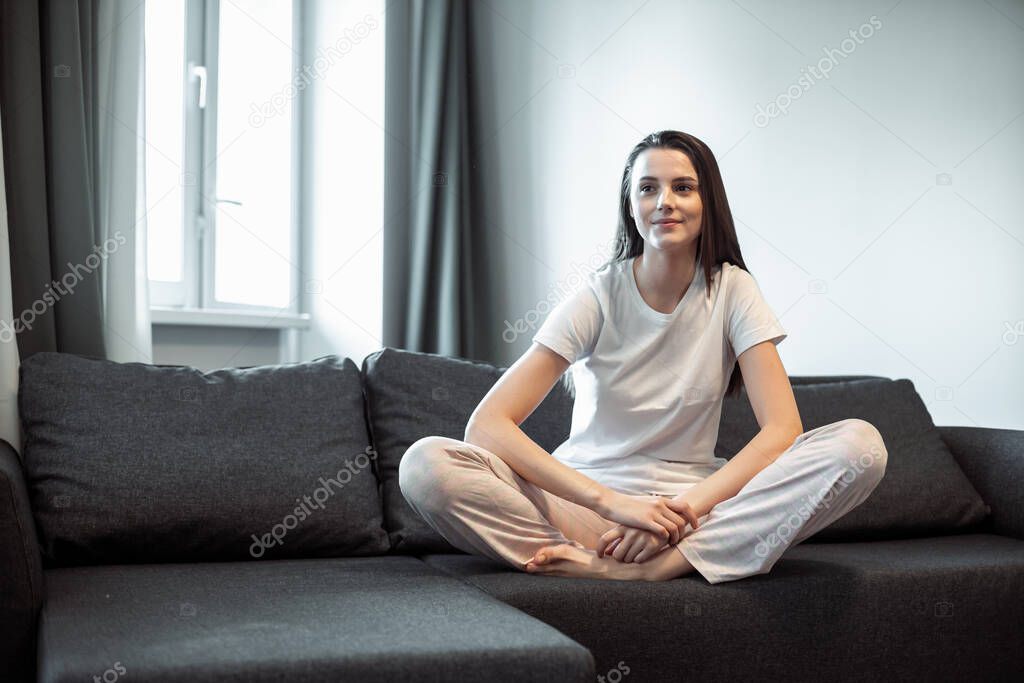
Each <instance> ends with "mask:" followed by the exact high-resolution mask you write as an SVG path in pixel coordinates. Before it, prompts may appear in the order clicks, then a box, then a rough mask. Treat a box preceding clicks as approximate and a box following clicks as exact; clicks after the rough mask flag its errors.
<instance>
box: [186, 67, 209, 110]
mask: <svg viewBox="0 0 1024 683" xmlns="http://www.w3.org/2000/svg"><path fill="white" fill-rule="evenodd" d="M189 76H190V77H191V78H192V79H193V80H196V79H198V80H199V108H200V109H206V67H205V66H202V65H201V64H191V65H190V68H189Z"/></svg>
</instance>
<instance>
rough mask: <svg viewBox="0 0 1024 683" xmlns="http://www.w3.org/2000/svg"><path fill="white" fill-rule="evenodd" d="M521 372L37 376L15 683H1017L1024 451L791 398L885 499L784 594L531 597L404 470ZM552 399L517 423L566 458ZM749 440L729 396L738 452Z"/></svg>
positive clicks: (12, 520) (391, 363)
mask: <svg viewBox="0 0 1024 683" xmlns="http://www.w3.org/2000/svg"><path fill="white" fill-rule="evenodd" d="M502 372H504V368H498V367H494V366H491V365H488V364H485V363H477V362H472V361H468V360H461V359H453V358H446V357H442V356H437V355H432V354H423V353H414V352H408V351H401V350H396V349H390V348H385V349H383V350H381V351H379V352H376V353H374V354H371V355H370V356H368V357H367V358H366V359H364V360H363V362H362V366H361V367H357V366H356V365H355V364H354V363H353V362H352V361H351V360H349V359H343V358H338V357H334V356H328V357H325V358H321V359H317V360H316V361H312V362H308V363H299V364H294V365H282V366H267V367H258V368H233V369H224V370H218V371H215V372H209V373H202V372H199V371H197V370H194V369H191V368H183V367H172V366H152V365H142V364H117V363H111V362H108V361H103V360H98V359H91V358H85V357H81V356H75V355H71V354H57V353H40V354H36V355H34V356H32V357H31V358H28V359H26V361H25V362H23V363H22V366H21V377H20V380H21V384H20V389H19V409H20V413H21V417H22V421H23V428H24V437H25V442H24V447H23V449H22V451H23V452H22V454H21V456H19V455H18V454H16V453H15V452H14V451H13V449H11V448H10V447H9V446H8V445H7V444H6V443H3V442H0V571H2V574H3V583H2V591H3V592H2V594H0V670H2V671H4V672H5V673H6V674H7V676H6V677H5V678H4V680H41V681H72V680H103V681H115V680H118V679H119V678H120V677H122V676H123V677H126V678H127V680H129V681H144V680H150V681H178V680H181V681H184V680H188V681H206V680H209V681H213V680H238V681H271V680H273V681H282V680H296V681H298V680H302V681H321V680H322V681H336V680H357V681H392V680H403V681H406V680H407V681H461V680H482V679H486V680H493V681H513V680H515V681H593V680H599V681H609V682H611V683H617V682H618V681H620V680H623V679H628V680H630V681H663V680H673V681H674V680H681V679H683V678H695V679H697V680H700V679H703V678H714V679H715V680H751V679H761V678H775V677H778V678H782V677H785V678H786V679H787V680H796V681H800V680H807V681H811V680H823V679H824V680H829V679H831V680H833V681H837V680H838V681H843V680H859V679H863V678H866V677H879V678H881V679H884V680H963V679H967V678H970V679H972V680H1011V679H1013V680H1019V679H1020V676H1021V674H1022V673H1024V649H1022V648H1021V647H1020V646H1021V636H1022V634H1024V432H1020V431H1010V430H999V429H985V428H974V427H936V426H935V425H934V424H932V421H931V419H930V417H929V416H928V412H927V410H926V409H925V406H924V404H923V403H922V402H921V399H920V397H919V396H918V395H917V393H916V391H915V390H914V387H913V385H912V383H911V382H910V381H908V380H902V379H901V380H890V379H887V378H882V377H870V376H833V377H792V378H791V381H792V383H793V386H794V392H795V394H796V397H797V402H798V404H799V407H800V412H801V417H802V418H803V424H804V428H805V429H806V430H810V429H812V428H814V427H816V426H819V425H820V424H826V423H828V422H832V421H836V420H839V419H844V418H848V417H860V418H862V419H865V420H868V421H869V422H871V423H872V424H874V425H875V426H876V427H877V428H878V429H879V431H880V432H881V433H882V436H883V438H884V439H885V441H886V445H887V449H888V452H889V458H888V464H887V469H886V474H885V477H884V478H883V480H882V482H881V483H880V484H879V486H878V488H876V489H875V492H874V493H873V494H872V496H871V498H869V499H868V501H866V502H865V503H864V504H862V505H861V506H859V507H858V508H856V509H854V510H853V511H851V512H850V513H849V514H848V515H846V516H844V517H843V518H841V519H840V520H838V521H837V522H836V523H834V524H833V525H831V526H829V527H828V528H826V529H824V530H822V531H821V532H819V533H818V534H816V535H815V536H813V537H811V538H810V539H808V540H807V541H805V542H804V543H801V544H799V545H797V546H794V547H792V548H790V549H789V550H788V551H787V553H786V554H785V556H784V557H783V558H782V559H781V560H780V561H779V562H778V563H777V564H776V565H775V566H774V567H773V568H772V570H771V571H770V572H769V573H768V574H765V575H758V576H753V577H748V578H746V579H743V580H741V581H734V582H727V583H722V584H717V585H710V584H708V582H707V581H706V580H705V579H704V578H703V577H701V576H700V575H698V574H691V575H688V576H685V577H681V578H679V579H676V580H673V581H667V582H661V583H647V582H617V581H604V580H582V579H565V578H556V577H544V576H531V575H528V574H525V573H522V572H519V571H516V570H514V569H512V568H510V567H506V566H504V565H501V564H499V563H496V562H494V561H491V560H489V559H486V558H481V557H476V556H472V555H468V554H465V553H462V552H460V551H458V550H456V549H455V548H452V547H451V546H450V545H448V544H447V542H446V541H445V540H444V539H442V538H441V537H439V536H438V535H437V534H435V533H434V532H433V531H432V530H431V529H430V528H429V527H428V526H427V525H426V524H425V523H424V522H423V520H422V519H420V518H419V517H418V515H416V513H415V512H414V511H413V510H412V509H411V508H410V507H409V506H408V504H407V503H406V502H405V500H404V499H403V498H402V495H401V492H400V490H399V488H398V480H397V470H398V464H399V462H400V460H401V457H402V454H403V453H404V452H405V449H406V448H407V447H408V446H409V445H410V444H411V443H412V442H413V441H415V440H417V439H419V438H420V437H422V436H427V435H434V434H437V435H443V436H451V437H455V438H462V436H463V433H462V432H463V429H464V427H465V423H466V420H467V418H468V416H469V414H470V413H471V412H472V410H473V408H474V407H475V406H476V405H477V403H478V402H479V400H480V399H481V398H482V397H483V395H484V394H485V393H486V392H487V390H488V389H489V388H490V387H491V386H492V385H493V383H494V381H495V380H496V379H497V378H498V377H499V376H500V375H501V373H502ZM571 411H572V397H571V396H570V395H568V394H567V393H566V392H565V390H564V388H563V386H562V385H561V384H560V383H559V384H557V385H556V386H555V388H554V389H553V390H552V392H551V393H550V395H549V396H548V397H547V398H546V399H545V401H544V402H543V403H542V404H541V406H539V407H538V409H537V410H536V411H535V412H534V413H533V414H532V415H531V416H530V417H529V418H528V419H527V420H526V422H524V423H523V425H522V426H523V429H524V430H525V431H526V433H527V434H529V435H530V436H531V438H533V439H534V440H535V441H536V442H537V443H538V444H540V445H541V446H542V447H544V448H545V449H546V450H548V451H549V452H550V451H551V450H553V449H554V447H555V446H557V445H558V443H559V442H560V441H561V440H562V439H564V438H565V437H566V436H567V435H568V430H569V424H570V418H571ZM756 429H757V425H756V422H755V421H754V418H753V415H752V412H751V410H750V407H749V405H748V403H747V400H746V397H745V396H740V397H737V398H729V399H726V400H725V403H724V406H723V411H722V420H721V425H720V430H719V434H720V436H719V444H718V450H719V453H718V454H719V455H721V456H722V457H730V456H731V455H732V454H734V453H735V452H736V451H738V450H739V449H740V448H741V447H742V446H743V445H744V444H745V442H746V440H749V439H750V438H751V437H752V436H753V434H754V432H755V431H756Z"/></svg>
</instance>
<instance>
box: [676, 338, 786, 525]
mask: <svg viewBox="0 0 1024 683" xmlns="http://www.w3.org/2000/svg"><path fill="white" fill-rule="evenodd" d="M737 362H738V363H739V365H740V371H741V372H742V373H743V383H744V385H745V386H746V389H747V396H748V397H749V399H750V406H751V407H752V408H753V409H754V415H755V417H757V423H758V424H759V425H760V426H761V431H759V432H758V433H757V435H756V436H755V437H754V438H753V439H751V440H750V443H748V444H747V445H746V446H744V447H743V449H742V450H741V451H740V452H739V453H737V454H736V455H734V456H733V457H732V459H731V460H729V462H727V463H726V464H725V465H723V466H722V468H721V469H720V470H718V471H717V472H715V473H714V474H712V475H711V476H709V477H707V478H706V479H704V480H703V481H701V482H700V483H698V484H696V485H694V486H693V487H692V488H690V489H689V490H687V491H685V492H684V493H682V494H681V495H679V496H676V499H678V500H685V501H687V502H688V503H689V504H690V505H691V506H692V507H693V508H694V510H695V511H696V513H697V515H698V516H699V517H703V516H704V515H706V514H707V513H708V512H710V511H711V509H712V508H713V507H715V506H716V505H718V504H719V503H720V502H722V501H723V500H728V499H729V498H732V497H733V496H735V495H736V494H737V493H739V492H740V490H741V489H742V488H743V487H744V486H746V485H747V482H749V481H750V480H751V479H753V478H754V477H755V476H756V475H757V473H758V472H760V471H761V470H763V469H764V468H765V467H767V466H768V465H770V464H772V463H773V462H775V460H776V459H777V458H778V457H779V456H780V455H782V453H783V452H785V450H786V449H787V448H789V447H790V446H791V445H792V443H793V441H794V440H795V439H796V437H798V436H800V435H801V434H803V431H804V429H803V425H802V423H801V422H800V413H799V411H798V410H797V407H796V399H795V398H794V397H793V387H792V386H790V384H789V375H788V374H786V369H785V368H784V367H783V366H782V360H781V359H780V358H779V352H778V351H777V350H776V348H775V344H773V343H772V342H770V341H765V342H761V343H760V344H755V345H754V346H751V347H750V348H749V349H747V350H746V351H744V352H743V353H742V354H741V355H740V357H739V358H738V359H737Z"/></svg>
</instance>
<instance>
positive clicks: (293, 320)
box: [149, 306, 310, 330]
mask: <svg viewBox="0 0 1024 683" xmlns="http://www.w3.org/2000/svg"><path fill="white" fill-rule="evenodd" d="M149 313H150V316H151V317H152V322H153V324H154V325H199V326H205V327H249V328H253V329H286V328H294V329H300V330H305V329H308V328H309V320H310V318H309V314H308V313H250V312H247V311H239V310H232V309H212V308H175V307H172V306H152V307H150V309H149Z"/></svg>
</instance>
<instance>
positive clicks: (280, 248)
mask: <svg viewBox="0 0 1024 683" xmlns="http://www.w3.org/2000/svg"><path fill="white" fill-rule="evenodd" d="M291 43H292V6H291V3H290V2H282V1H281V0H262V1H255V0H250V1H248V2H246V3H244V5H242V6H240V5H238V4H236V3H233V2H222V3H221V4H220V39H219V48H218V50H219V54H218V64H217V69H218V71H217V79H218V80H217V90H218V92H217V148H218V157H217V199H218V200H219V201H218V204H217V210H216V235H217V238H216V245H215V254H214V260H215V282H214V298H215V299H216V300H217V301H218V302H222V303H234V304H250V305H255V306H272V307H278V308H283V307H286V306H288V305H289V303H291V272H292V270H291V269H292V265H291V264H292V262H294V261H295V256H294V255H293V254H292V244H291V240H292V227H291V183H292V173H291V166H292V165H291V149H292V138H291V135H292V133H291V131H292V110H291V108H292V99H293V98H294V96H295V94H296V89H295V88H294V87H293V86H292V78H293V74H292V63H293V57H294V53H293V52H292V44H291ZM225 200H228V201H225ZM228 202H239V203H240V205H238V204H234V203H228Z"/></svg>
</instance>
